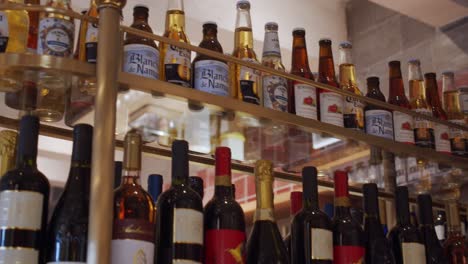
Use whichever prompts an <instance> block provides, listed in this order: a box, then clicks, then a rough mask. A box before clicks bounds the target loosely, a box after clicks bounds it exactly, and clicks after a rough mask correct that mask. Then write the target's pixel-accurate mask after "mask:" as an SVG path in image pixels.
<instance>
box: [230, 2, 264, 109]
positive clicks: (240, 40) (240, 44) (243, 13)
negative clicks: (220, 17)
mask: <svg viewBox="0 0 468 264" xmlns="http://www.w3.org/2000/svg"><path fill="white" fill-rule="evenodd" d="M234 34H235V38H234V51H233V52H232V56H234V57H236V58H239V59H242V60H245V61H248V62H251V63H258V60H257V55H256V54H255V51H254V49H253V33H252V21H251V18H250V2H249V1H246V0H240V1H238V2H237V16H236V31H235V33H234ZM231 65H232V66H231V67H232V69H231V74H232V77H231V89H234V94H235V97H236V98H237V99H239V100H242V101H244V102H247V103H251V104H257V105H262V101H261V100H263V95H262V89H260V87H261V86H260V75H261V73H260V72H259V71H257V70H255V69H251V68H248V67H244V66H240V65H237V64H231Z"/></svg>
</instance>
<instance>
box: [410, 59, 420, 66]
mask: <svg viewBox="0 0 468 264" xmlns="http://www.w3.org/2000/svg"><path fill="white" fill-rule="evenodd" d="M408 63H409V64H415V65H421V61H420V60H419V59H410V60H408Z"/></svg>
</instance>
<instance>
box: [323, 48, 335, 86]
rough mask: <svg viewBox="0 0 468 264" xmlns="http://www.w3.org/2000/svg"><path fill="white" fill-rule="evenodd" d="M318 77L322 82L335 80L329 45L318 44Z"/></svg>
mask: <svg viewBox="0 0 468 264" xmlns="http://www.w3.org/2000/svg"><path fill="white" fill-rule="evenodd" d="M319 79H320V81H321V82H324V83H334V82H336V76H335V65H334V63H333V53H332V49H331V46H330V45H324V46H320V58H319Z"/></svg>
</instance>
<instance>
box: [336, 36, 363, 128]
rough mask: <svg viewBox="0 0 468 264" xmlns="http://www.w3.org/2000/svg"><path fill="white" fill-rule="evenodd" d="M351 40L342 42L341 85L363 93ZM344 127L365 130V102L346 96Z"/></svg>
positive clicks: (348, 89) (349, 89)
mask: <svg viewBox="0 0 468 264" xmlns="http://www.w3.org/2000/svg"><path fill="white" fill-rule="evenodd" d="M352 48H353V45H352V44H351V43H350V42H343V43H341V44H340V86H341V89H343V90H346V91H348V92H352V93H354V94H357V95H362V92H361V90H359V87H357V83H356V69H355V66H354V64H353V61H352V56H351V49H352ZM343 119H344V127H346V128H352V129H356V130H360V131H364V103H363V102H361V101H360V100H358V99H356V98H354V97H350V96H346V98H345V100H344V102H343Z"/></svg>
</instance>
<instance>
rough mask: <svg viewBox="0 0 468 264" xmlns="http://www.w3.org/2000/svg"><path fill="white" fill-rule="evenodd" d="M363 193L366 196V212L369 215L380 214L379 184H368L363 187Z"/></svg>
mask: <svg viewBox="0 0 468 264" xmlns="http://www.w3.org/2000/svg"><path fill="white" fill-rule="evenodd" d="M362 193H363V195H364V200H363V201H364V211H365V212H366V213H367V214H377V213H378V212H379V203H378V198H377V197H378V195H379V191H378V189H377V184H375V183H366V184H364V185H363V186H362Z"/></svg>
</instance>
